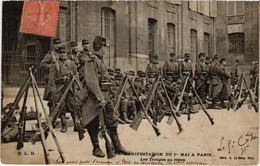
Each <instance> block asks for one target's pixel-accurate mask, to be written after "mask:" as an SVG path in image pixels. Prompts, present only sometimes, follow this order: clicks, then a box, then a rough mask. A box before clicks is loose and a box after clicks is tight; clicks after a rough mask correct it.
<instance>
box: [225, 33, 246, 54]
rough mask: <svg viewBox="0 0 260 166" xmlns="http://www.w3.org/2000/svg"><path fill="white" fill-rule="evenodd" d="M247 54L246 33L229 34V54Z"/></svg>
mask: <svg viewBox="0 0 260 166" xmlns="http://www.w3.org/2000/svg"><path fill="white" fill-rule="evenodd" d="M244 52H245V35H244V33H231V34H228V53H229V54H244Z"/></svg>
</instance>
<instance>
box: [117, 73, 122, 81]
mask: <svg viewBox="0 0 260 166" xmlns="http://www.w3.org/2000/svg"><path fill="white" fill-rule="evenodd" d="M115 79H116V80H122V79H123V75H122V74H116V75H115Z"/></svg>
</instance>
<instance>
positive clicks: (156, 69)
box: [146, 54, 161, 78]
mask: <svg viewBox="0 0 260 166" xmlns="http://www.w3.org/2000/svg"><path fill="white" fill-rule="evenodd" d="M152 73H154V74H155V75H156V76H157V75H159V74H161V67H160V64H159V61H158V55H156V54H154V55H153V59H152V62H150V63H148V65H147V67H146V74H147V78H149V75H150V74H152Z"/></svg>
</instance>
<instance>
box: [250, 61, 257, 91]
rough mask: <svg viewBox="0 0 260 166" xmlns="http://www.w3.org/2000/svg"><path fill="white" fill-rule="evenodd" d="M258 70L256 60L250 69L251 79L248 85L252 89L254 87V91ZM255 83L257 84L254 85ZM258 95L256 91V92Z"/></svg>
mask: <svg viewBox="0 0 260 166" xmlns="http://www.w3.org/2000/svg"><path fill="white" fill-rule="evenodd" d="M258 72H259V66H258V62H254V63H253V67H252V68H251V69H250V73H249V77H250V80H251V84H250V87H251V88H252V89H254V88H255V87H256V92H258V81H257V80H258ZM255 84H257V85H255ZM257 95H258V93H257Z"/></svg>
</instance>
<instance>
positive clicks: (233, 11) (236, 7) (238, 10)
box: [227, 1, 244, 16]
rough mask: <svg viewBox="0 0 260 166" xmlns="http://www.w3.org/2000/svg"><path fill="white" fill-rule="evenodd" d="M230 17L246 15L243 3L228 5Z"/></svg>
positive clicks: (234, 2) (230, 3) (235, 2)
mask: <svg viewBox="0 0 260 166" xmlns="http://www.w3.org/2000/svg"><path fill="white" fill-rule="evenodd" d="M227 13H228V16H236V15H244V2H243V1H229V2H228V3H227Z"/></svg>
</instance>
